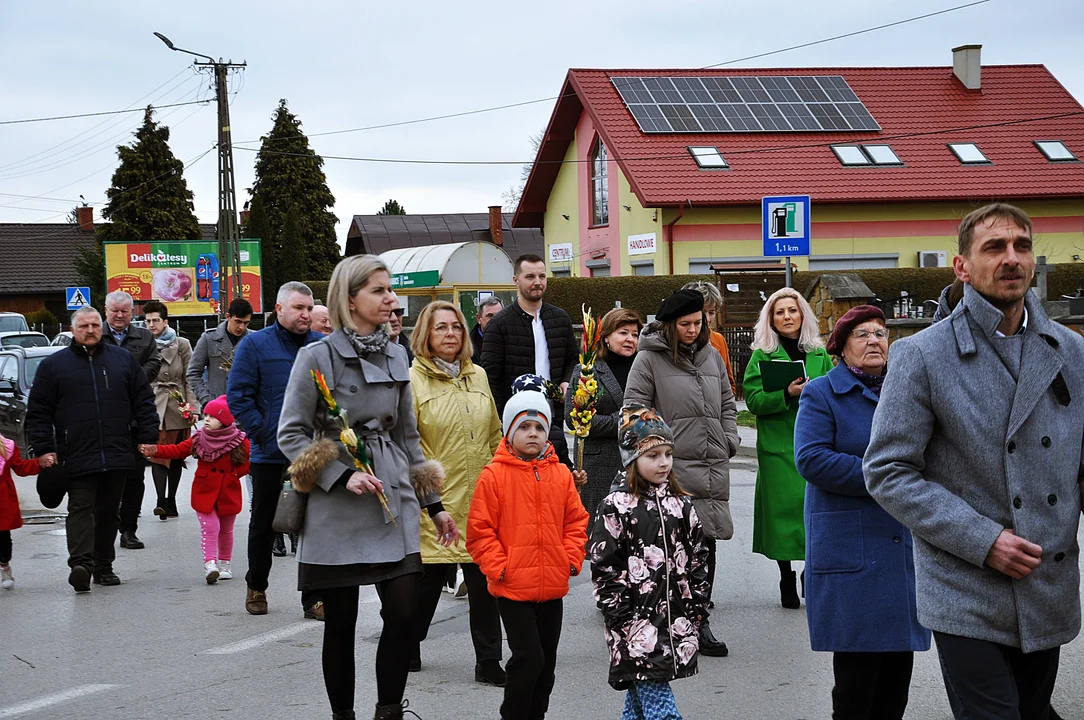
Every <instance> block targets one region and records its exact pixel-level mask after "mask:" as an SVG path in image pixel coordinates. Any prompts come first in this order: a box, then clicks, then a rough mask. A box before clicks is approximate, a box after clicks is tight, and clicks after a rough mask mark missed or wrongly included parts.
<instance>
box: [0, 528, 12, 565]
mask: <svg viewBox="0 0 1084 720" xmlns="http://www.w3.org/2000/svg"><path fill="white" fill-rule="evenodd" d="M9 562H11V531H10V530H0V565H7V564H8V563H9Z"/></svg>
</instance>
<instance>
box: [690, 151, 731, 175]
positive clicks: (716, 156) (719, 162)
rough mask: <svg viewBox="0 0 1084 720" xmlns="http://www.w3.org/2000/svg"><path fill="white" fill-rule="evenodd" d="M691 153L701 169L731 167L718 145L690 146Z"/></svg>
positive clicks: (724, 168)
mask: <svg viewBox="0 0 1084 720" xmlns="http://www.w3.org/2000/svg"><path fill="white" fill-rule="evenodd" d="M689 154H690V155H692V156H693V159H694V160H696V166H697V167H698V168H700V169H701V170H726V169H727V168H729V167H730V165H728V164H727V162H726V160H725V159H724V158H723V156H722V155H721V154H720V153H719V148H717V147H711V146H708V147H690V148H689Z"/></svg>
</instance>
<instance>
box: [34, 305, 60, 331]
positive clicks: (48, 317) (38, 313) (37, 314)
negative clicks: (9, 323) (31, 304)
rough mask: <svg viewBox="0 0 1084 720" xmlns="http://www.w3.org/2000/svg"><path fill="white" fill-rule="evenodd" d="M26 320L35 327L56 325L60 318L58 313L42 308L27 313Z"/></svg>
mask: <svg viewBox="0 0 1084 720" xmlns="http://www.w3.org/2000/svg"><path fill="white" fill-rule="evenodd" d="M26 322H27V324H28V325H30V326H31V327H33V326H34V325H56V324H58V322H59V321H58V320H57V319H56V315H54V314H52V313H51V312H49V311H48V310H46V309H45V308H42V309H41V310H35V311H34V312H31V313H27V314H26Z"/></svg>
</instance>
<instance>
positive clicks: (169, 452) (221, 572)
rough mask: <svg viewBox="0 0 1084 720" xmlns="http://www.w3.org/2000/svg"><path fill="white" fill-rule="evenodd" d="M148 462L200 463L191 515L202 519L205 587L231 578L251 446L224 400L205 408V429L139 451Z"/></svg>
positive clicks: (216, 400)
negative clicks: (175, 441) (172, 442)
mask: <svg viewBox="0 0 1084 720" xmlns="http://www.w3.org/2000/svg"><path fill="white" fill-rule="evenodd" d="M139 449H140V451H141V452H142V453H143V454H144V455H145V456H146V457H155V456H157V457H160V458H167V459H170V460H182V459H184V458H186V457H188V456H189V455H193V456H195V458H196V461H197V464H196V477H195V479H194V480H193V481H192V509H193V510H195V511H196V517H198V518H199V526H200V535H201V542H202V545H203V570H204V573H205V574H206V578H207V584H208V585H212V584H214V583H215V582H217V581H218V580H219V578H221V579H223V580H229V579H230V578H232V577H233V573H232V572H231V571H230V560H231V558H232V557H233V523H234V520H236V519H237V514H238V513H240V512H241V478H242V477H244V476H245V475H247V474H248V454H249V442H248V439H247V438H245V434H244V433H243V432H241V429H240V428H238V427H237V425H235V424H234V422H233V415H232V414H231V413H230V408H229V406H228V405H226V396H225V395H222V396H220V397H217V398H215V399H214V400H212V401H211V402H209V403H207V404H206V405H204V406H203V429H202V430H197V431H195V432H194V433H192V437H190V438H188V439H187V440H185V441H184V442H182V443H178V444H176V445H140V447H139Z"/></svg>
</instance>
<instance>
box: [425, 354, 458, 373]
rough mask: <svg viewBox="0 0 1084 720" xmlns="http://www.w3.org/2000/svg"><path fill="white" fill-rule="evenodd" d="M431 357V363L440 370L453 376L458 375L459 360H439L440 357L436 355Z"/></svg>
mask: <svg viewBox="0 0 1084 720" xmlns="http://www.w3.org/2000/svg"><path fill="white" fill-rule="evenodd" d="M431 359H432V360H433V364H434V365H436V366H437V367H438V368H440V369H441V370H443V371H444V372H446V373H448V374H449V375H451V376H452V377H454V378H457V377H459V370H460V367H459V361H458V360H456V361H455V362H446V361H444V360H441V359H440V358H438V357H437V356H436V355H434V356H433V357H432V358H431Z"/></svg>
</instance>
